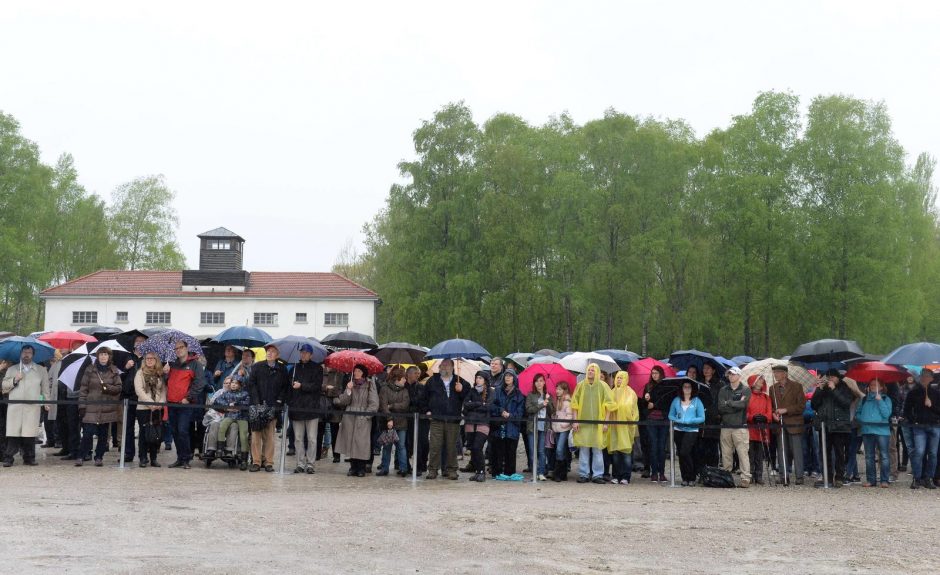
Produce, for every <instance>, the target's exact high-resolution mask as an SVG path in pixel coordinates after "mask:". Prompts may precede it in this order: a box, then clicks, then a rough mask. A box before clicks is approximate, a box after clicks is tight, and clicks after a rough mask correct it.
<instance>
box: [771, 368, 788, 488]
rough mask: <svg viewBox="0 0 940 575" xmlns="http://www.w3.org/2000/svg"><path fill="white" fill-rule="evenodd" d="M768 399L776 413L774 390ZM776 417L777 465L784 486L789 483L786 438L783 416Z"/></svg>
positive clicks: (775, 393)
mask: <svg viewBox="0 0 940 575" xmlns="http://www.w3.org/2000/svg"><path fill="white" fill-rule="evenodd" d="M777 385H780V384H779V383H777V384H774V386H775V387H776V386H777ZM770 398H771V400H772V401H773V404H774V411H775V412H776V411H777V409H778V407H777V391H776V390H773V392H772V393H771V394H770ZM777 417H778V418H779V419H780V457H779V461H778V463H780V467H782V468H783V485H784V486H786V485H788V484H789V481H788V479H789V476H788V475H787V438H786V435H785V432H784V425H783V416H782V415H780V414H777ZM778 473H779V470H778Z"/></svg>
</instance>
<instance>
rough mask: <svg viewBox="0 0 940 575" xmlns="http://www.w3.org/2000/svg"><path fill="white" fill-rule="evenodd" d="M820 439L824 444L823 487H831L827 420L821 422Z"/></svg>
mask: <svg viewBox="0 0 940 575" xmlns="http://www.w3.org/2000/svg"><path fill="white" fill-rule="evenodd" d="M819 441H820V443H821V445H822V472H823V489H829V487H830V486H829V453H828V452H829V447H828V446H827V445H826V422H825V421H821V422H820V423H819Z"/></svg>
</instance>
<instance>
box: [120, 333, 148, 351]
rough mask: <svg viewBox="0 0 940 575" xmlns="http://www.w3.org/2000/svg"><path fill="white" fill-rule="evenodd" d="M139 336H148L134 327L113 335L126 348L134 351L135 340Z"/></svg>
mask: <svg viewBox="0 0 940 575" xmlns="http://www.w3.org/2000/svg"><path fill="white" fill-rule="evenodd" d="M138 337H148V336H147V334H145V333H144V332H142V331H140V330H136V329H132V330H130V331H122V332H121V333H119V334H117V335H115V336H113V339H115V340H117V342H118V343H119V344H121V346H122V347H124V349H126V350H129V351H133V349H134V340H135V339H137V338H138Z"/></svg>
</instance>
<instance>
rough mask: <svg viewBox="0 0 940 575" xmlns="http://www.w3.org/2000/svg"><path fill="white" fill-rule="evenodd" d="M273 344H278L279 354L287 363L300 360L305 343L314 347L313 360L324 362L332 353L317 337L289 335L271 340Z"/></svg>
mask: <svg viewBox="0 0 940 575" xmlns="http://www.w3.org/2000/svg"><path fill="white" fill-rule="evenodd" d="M268 343H270V344H271V345H274V346H277V351H278V355H279V356H280V358H281V359H282V360H284V361H285V362H287V363H297V362H299V361H300V348H301V347H303V345H304V344H308V345H310V347H312V348H313V358H312V361H314V362H316V363H323V360H324V359H326V356H327V355H329V354H330V352H329V350H327V349H326V348H325V347H323V344H322V343H320V342H319V341H318V340H317V339H316V338H315V337H303V336H300V335H289V336H287V337H282V338H280V339H275V340H273V341H269V342H268Z"/></svg>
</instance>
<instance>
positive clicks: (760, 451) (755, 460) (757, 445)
mask: <svg viewBox="0 0 940 575" xmlns="http://www.w3.org/2000/svg"><path fill="white" fill-rule="evenodd" d="M765 449H767V446H766V445H764V443H763V442H761V441H751V442H750V445H749V446H748V457H749V459H750V460H751V461H750V462H751V477H753V478H754V480H755V481H762V480H763V479H764V450H765Z"/></svg>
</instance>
